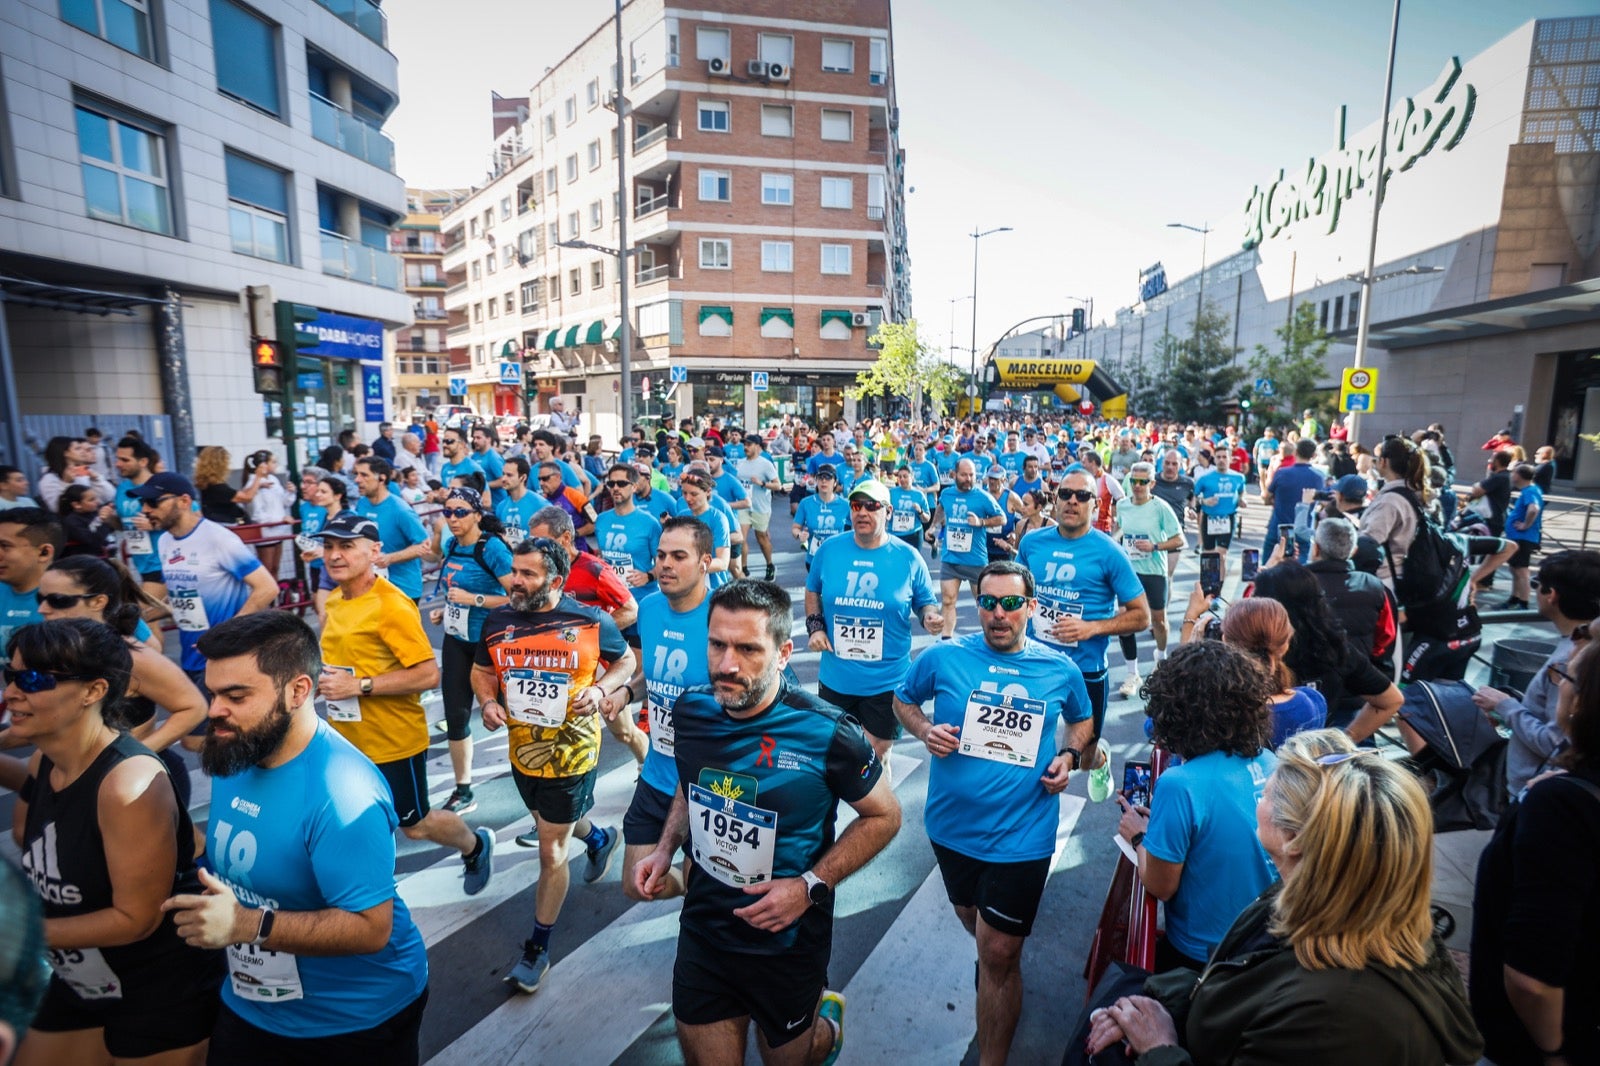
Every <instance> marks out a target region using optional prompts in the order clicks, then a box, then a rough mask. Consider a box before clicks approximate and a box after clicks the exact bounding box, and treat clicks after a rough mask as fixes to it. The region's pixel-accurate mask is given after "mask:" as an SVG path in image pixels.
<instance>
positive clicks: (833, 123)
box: [822, 107, 855, 141]
mask: <svg viewBox="0 0 1600 1066" xmlns="http://www.w3.org/2000/svg"><path fill="white" fill-rule="evenodd" d="M854 117H855V116H854V115H853V114H851V113H850V112H849V111H833V110H830V109H829V108H826V107H825V108H823V109H822V139H823V140H825V141H848V140H850V134H851V120H852V119H853V118H854Z"/></svg>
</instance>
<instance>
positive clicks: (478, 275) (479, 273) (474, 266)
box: [469, 259, 483, 281]
mask: <svg viewBox="0 0 1600 1066" xmlns="http://www.w3.org/2000/svg"><path fill="white" fill-rule="evenodd" d="M469 265H470V267H471V272H472V280H473V281H482V280H483V264H482V263H480V262H478V261H477V260H476V259H474V260H473V261H472V262H471V264H469Z"/></svg>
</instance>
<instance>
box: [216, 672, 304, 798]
mask: <svg viewBox="0 0 1600 1066" xmlns="http://www.w3.org/2000/svg"><path fill="white" fill-rule="evenodd" d="M293 723H294V718H293V716H291V715H290V714H289V701H288V699H287V698H286V697H285V696H284V694H283V693H282V692H280V693H278V702H277V703H275V704H273V707H272V710H271V711H270V712H268V714H267V716H266V717H265V718H263V719H262V720H261V721H260V722H259V723H258V724H257V725H255V726H254V727H253V728H250V729H239V730H237V731H236V732H235V733H234V734H233V735H232V736H223V735H222V734H221V733H218V732H217V729H216V723H215V722H207V723H206V739H205V743H204V745H203V746H202V747H201V748H200V767H201V769H203V770H205V772H206V773H208V774H210V775H211V776H212V777H232V776H234V775H235V774H241V773H243V772H244V771H246V770H248V769H250V767H252V766H256V765H258V764H260V763H261V762H262V761H264V760H265V759H267V758H269V757H270V756H271V755H272V753H273V752H275V751H277V750H278V748H279V747H280V746H281V745H282V744H283V741H284V738H285V737H287V736H288V735H289V727H290V726H291V725H292V724H293Z"/></svg>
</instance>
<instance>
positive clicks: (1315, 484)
mask: <svg viewBox="0 0 1600 1066" xmlns="http://www.w3.org/2000/svg"><path fill="white" fill-rule="evenodd" d="M1316 456H1317V442H1316V441H1313V440H1300V441H1296V442H1295V446H1294V462H1292V463H1291V462H1289V461H1288V460H1284V464H1283V465H1282V466H1280V467H1279V468H1278V472H1277V473H1276V474H1274V475H1273V476H1272V484H1270V485H1268V486H1267V490H1266V491H1265V492H1263V493H1262V494H1261V502H1262V503H1266V504H1271V505H1272V517H1271V518H1269V519H1268V520H1267V534H1266V537H1265V538H1263V539H1262V541H1261V565H1262V566H1266V565H1267V560H1268V559H1270V558H1271V557H1272V549H1273V548H1275V547H1277V544H1278V540H1279V538H1280V537H1281V536H1282V535H1283V533H1284V532H1285V531H1284V529H1283V527H1285V526H1287V527H1290V529H1289V530H1288V533H1289V535H1290V536H1291V537H1295V539H1296V541H1297V543H1296V544H1295V545H1294V547H1293V551H1294V558H1296V559H1298V560H1299V561H1300V562H1301V563H1304V562H1306V560H1307V559H1308V558H1310V556H1311V541H1310V540H1309V539H1307V540H1305V541H1304V542H1303V543H1299V542H1298V541H1299V538H1298V537H1297V536H1296V535H1295V534H1294V532H1293V527H1294V525H1295V508H1297V507H1301V506H1304V505H1305V504H1307V503H1310V502H1311V501H1310V500H1308V499H1307V498H1306V493H1307V492H1311V493H1318V492H1321V491H1322V490H1323V489H1325V488H1327V483H1328V479H1327V478H1326V477H1324V476H1323V475H1322V472H1321V471H1319V470H1318V469H1316V468H1315V467H1314V466H1312V465H1311V461H1312V460H1313V459H1315V458H1316ZM1283 554H1284V558H1289V557H1290V546H1289V545H1287V544H1285V545H1284V548H1283Z"/></svg>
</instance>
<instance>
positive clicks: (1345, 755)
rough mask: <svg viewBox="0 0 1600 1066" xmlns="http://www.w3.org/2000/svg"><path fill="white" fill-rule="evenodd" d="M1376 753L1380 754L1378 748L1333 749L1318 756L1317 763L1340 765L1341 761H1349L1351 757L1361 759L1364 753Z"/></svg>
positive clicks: (1321, 764) (1320, 764)
mask: <svg viewBox="0 0 1600 1066" xmlns="http://www.w3.org/2000/svg"><path fill="white" fill-rule="evenodd" d="M1376 754H1378V752H1377V749H1376V748H1359V749H1357V750H1356V751H1333V752H1329V753H1328V754H1326V755H1319V756H1318V757H1317V765H1318V766H1338V765H1339V764H1340V763H1342V762H1349V761H1350V760H1351V759H1359V758H1361V757H1362V756H1364V755H1376Z"/></svg>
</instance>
